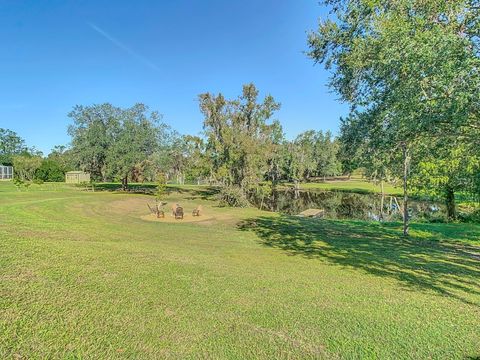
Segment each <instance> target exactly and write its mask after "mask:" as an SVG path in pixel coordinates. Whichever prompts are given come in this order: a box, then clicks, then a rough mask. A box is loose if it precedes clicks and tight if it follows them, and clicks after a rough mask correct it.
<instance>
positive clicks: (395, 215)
mask: <svg viewBox="0 0 480 360" xmlns="http://www.w3.org/2000/svg"><path fill="white" fill-rule="evenodd" d="M250 201H251V202H252V203H253V204H254V205H255V206H257V207H260V206H262V208H263V209H264V210H269V211H275V212H279V213H283V214H289V215H297V214H299V213H300V212H302V211H304V210H307V209H324V210H325V217H326V218H330V219H359V220H376V221H380V220H385V221H392V220H401V219H402V208H403V202H402V200H401V199H399V198H395V197H391V196H385V197H384V199H383V206H382V196H381V195H380V194H359V193H350V192H341V191H298V190H296V191H295V190H286V191H274V192H273V193H272V195H271V196H270V197H268V198H263V201H262V198H261V196H259V195H256V194H252V195H251V196H250ZM408 210H409V213H410V217H411V218H412V219H414V220H427V221H431V220H436V219H441V218H442V217H443V216H444V209H443V207H442V206H439V205H438V204H436V203H433V202H429V201H418V200H411V201H409V206H408Z"/></svg>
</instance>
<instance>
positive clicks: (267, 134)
mask: <svg viewBox="0 0 480 360" xmlns="http://www.w3.org/2000/svg"><path fill="white" fill-rule="evenodd" d="M258 97H259V91H258V90H257V89H256V87H255V85H253V84H247V85H244V86H243V91H242V95H241V96H239V97H238V98H237V99H234V100H227V99H225V98H224V97H223V95H222V94H219V95H217V96H216V95H212V94H210V93H206V94H201V95H200V96H199V99H200V110H201V111H202V113H203V115H204V117H205V119H204V129H205V134H206V137H207V145H206V152H207V154H206V156H207V157H208V158H209V159H210V164H211V173H212V175H213V177H215V178H217V179H218V180H219V181H221V182H222V183H224V184H226V185H234V186H235V187H240V188H241V189H243V190H244V191H246V190H247V189H248V188H249V187H250V186H251V185H252V184H255V183H257V182H258V181H260V180H262V178H263V176H264V175H265V174H266V173H267V172H268V170H269V164H270V159H271V158H272V157H273V153H274V149H275V144H276V143H278V134H279V133H281V128H280V124H279V123H278V122H277V121H271V122H270V120H271V118H272V116H273V114H274V113H275V111H277V110H278V109H279V108H280V104H279V103H277V102H276V101H275V100H274V99H273V97H272V96H270V95H267V96H266V97H265V98H264V99H263V101H262V102H259V101H258Z"/></svg>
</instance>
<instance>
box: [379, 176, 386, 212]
mask: <svg viewBox="0 0 480 360" xmlns="http://www.w3.org/2000/svg"><path fill="white" fill-rule="evenodd" d="M380 188H381V189H382V198H381V199H380V220H383V203H384V200H385V190H384V187H383V180H382V181H380Z"/></svg>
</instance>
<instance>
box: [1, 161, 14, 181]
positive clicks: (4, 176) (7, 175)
mask: <svg viewBox="0 0 480 360" xmlns="http://www.w3.org/2000/svg"><path fill="white" fill-rule="evenodd" d="M12 179H13V166H6V165H2V164H0V180H12Z"/></svg>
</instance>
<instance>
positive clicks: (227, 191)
mask: <svg viewBox="0 0 480 360" xmlns="http://www.w3.org/2000/svg"><path fill="white" fill-rule="evenodd" d="M218 200H219V202H220V206H232V207H248V206H250V202H249V201H248V199H247V197H246V195H245V193H244V192H243V190H242V189H241V188H240V187H238V186H224V187H222V188H221V190H220V193H219V194H218Z"/></svg>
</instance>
